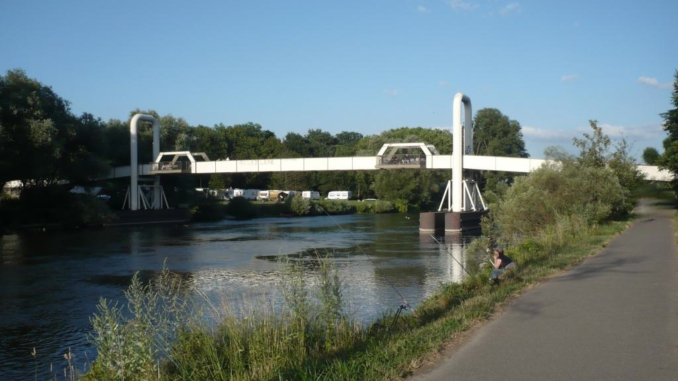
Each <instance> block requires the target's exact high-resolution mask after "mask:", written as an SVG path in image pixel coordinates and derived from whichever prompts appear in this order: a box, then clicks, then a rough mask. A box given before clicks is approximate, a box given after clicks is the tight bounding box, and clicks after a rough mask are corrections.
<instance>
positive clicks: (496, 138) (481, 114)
mask: <svg viewBox="0 0 678 381" xmlns="http://www.w3.org/2000/svg"><path fill="white" fill-rule="evenodd" d="M520 129H521V126H520V123H518V121H516V120H511V119H509V117H508V116H506V115H504V114H502V113H501V111H499V110H497V109H496V108H484V109H481V110H478V112H477V113H476V117H475V118H474V119H473V153H474V154H475V155H487V156H508V157H530V155H529V154H528V153H527V150H526V149H525V142H524V141H523V134H522V132H520Z"/></svg>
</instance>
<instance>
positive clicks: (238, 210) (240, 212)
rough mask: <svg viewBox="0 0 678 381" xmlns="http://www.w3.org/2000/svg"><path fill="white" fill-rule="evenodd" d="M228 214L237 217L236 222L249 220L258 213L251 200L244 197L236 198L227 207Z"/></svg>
mask: <svg viewBox="0 0 678 381" xmlns="http://www.w3.org/2000/svg"><path fill="white" fill-rule="evenodd" d="M226 214H228V215H230V216H233V217H235V219H236V220H249V219H250V218H254V217H255V216H256V214H257V213H256V209H255V208H254V206H253V205H252V203H251V202H250V201H249V200H247V199H246V198H244V197H234V198H233V199H232V200H231V201H230V202H229V203H228V205H227V206H226Z"/></svg>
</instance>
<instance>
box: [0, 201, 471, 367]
mask: <svg viewBox="0 0 678 381" xmlns="http://www.w3.org/2000/svg"><path fill="white" fill-rule="evenodd" d="M436 239H437V240H438V241H440V243H438V242H436V240H435V239H432V238H430V237H428V238H427V236H426V235H422V234H419V232H418V220H417V217H416V216H410V218H409V219H408V218H404V217H403V215H400V214H393V215H377V216H374V215H351V216H334V217H331V218H330V217H310V218H294V219H283V218H269V219H259V220H252V221H246V222H235V221H220V222H216V223H205V224H196V225H190V226H183V225H176V226H164V227H151V228H124V229H105V230H90V231H83V232H65V233H60V234H50V233H37V234H36V233H34V234H27V235H9V236H1V237H0V263H1V264H2V265H0V310H1V311H2V314H1V315H0V374H1V375H2V376H3V378H2V379H3V380H7V379H10V380H11V379H25V378H27V377H30V375H31V374H33V370H34V368H33V360H32V358H31V356H30V352H31V349H32V348H33V347H36V348H37V350H38V354H39V359H38V360H39V361H40V362H41V364H42V365H41V367H42V368H41V369H42V370H45V369H48V368H49V365H48V364H49V363H51V362H53V363H54V364H55V365H56V364H60V363H61V362H63V357H62V355H63V353H64V352H65V351H66V350H67V349H68V347H71V348H72V350H73V352H74V353H75V354H76V356H80V357H79V358H80V359H81V360H84V353H85V352H88V356H89V357H90V358H92V357H93V355H94V354H93V353H92V349H91V348H89V347H88V344H87V332H88V331H89V329H90V323H89V317H90V316H91V315H92V313H93V312H94V311H95V306H96V304H97V302H98V300H99V298H100V297H105V298H107V299H110V300H114V301H115V300H121V296H122V291H123V290H124V289H125V288H126V287H127V285H128V284H129V280H130V279H131V277H132V276H133V274H134V273H135V272H137V271H140V272H141V275H142V277H143V278H146V279H148V278H150V277H152V276H154V275H155V274H157V273H158V271H160V270H161V269H162V267H163V263H166V266H167V267H168V268H169V269H171V270H172V271H175V272H178V273H180V274H182V276H184V280H185V282H186V284H189V285H190V286H191V287H194V288H195V289H197V290H200V291H201V292H202V293H205V294H207V295H208V296H209V297H210V298H213V299H214V300H217V301H218V300H221V299H228V300H238V298H239V295H250V296H252V297H258V296H266V297H271V298H274V299H275V298H278V300H279V299H280V293H279V290H278V289H279V286H280V281H281V276H282V265H281V263H280V261H279V259H280V258H284V257H288V256H289V257H292V258H293V260H304V261H312V260H314V258H315V256H316V255H318V253H319V254H320V255H325V254H327V253H330V254H332V257H331V260H332V261H333V262H334V264H335V265H336V267H337V268H338V270H339V275H340V277H341V279H342V280H343V283H344V290H343V291H344V295H345V299H346V301H347V302H348V309H349V311H350V312H351V313H352V314H353V315H354V316H355V317H356V319H358V320H359V321H363V322H367V321H370V320H371V319H373V318H375V317H378V316H380V315H381V314H382V313H383V311H388V310H391V311H392V310H395V309H397V308H398V306H399V305H400V304H401V299H400V297H399V295H398V293H396V292H394V290H393V289H392V288H391V285H393V286H395V287H396V288H397V289H398V292H399V293H400V294H402V295H403V297H405V299H406V300H407V301H408V302H409V303H410V305H412V306H416V305H417V304H418V303H420V302H421V300H423V299H424V298H426V297H427V296H430V295H431V294H432V293H433V292H435V291H436V290H437V288H438V287H439V284H440V283H441V282H457V281H460V280H461V279H463V276H464V270H463V269H462V268H461V266H460V265H459V263H465V261H466V254H465V252H464V250H463V248H464V245H465V244H466V242H467V241H468V240H469V238H468V237H465V236H461V235H449V234H448V235H446V236H442V237H436ZM317 279H318V274H317V272H316V271H315V270H314V269H313V267H311V268H310V269H309V272H308V283H309V284H314V283H315V282H317ZM55 369H56V368H55ZM58 369H61V368H58ZM42 374H44V372H42Z"/></svg>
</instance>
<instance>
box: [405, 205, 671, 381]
mask: <svg viewBox="0 0 678 381" xmlns="http://www.w3.org/2000/svg"><path fill="white" fill-rule="evenodd" d="M641 209H642V210H641V211H640V212H641V213H643V215H642V216H641V217H640V218H639V219H638V220H637V221H636V222H635V223H634V224H633V226H632V227H631V228H629V229H628V230H627V231H626V232H624V234H622V235H621V236H619V237H617V238H615V239H614V240H613V241H612V242H611V244H610V245H609V246H608V247H607V248H606V249H605V250H603V251H602V252H601V253H600V254H598V255H596V256H595V257H593V258H590V259H588V260H587V261H585V262H584V263H583V264H581V265H580V266H578V267H576V268H574V269H572V270H570V271H568V272H566V273H563V274H561V275H560V276H558V277H556V278H554V279H552V280H549V281H547V282H545V283H544V284H541V285H539V286H538V287H535V288H534V289H532V290H530V291H528V292H526V293H525V294H524V295H523V296H521V297H520V298H519V299H517V300H516V301H515V302H513V303H511V305H510V306H508V307H507V308H506V311H505V312H504V314H502V315H501V316H500V317H498V318H497V319H496V320H494V321H492V322H491V323H489V324H487V326H485V327H482V328H481V329H479V330H478V331H477V332H476V333H475V334H474V335H473V336H472V337H471V338H470V339H468V341H467V342H466V343H465V344H464V345H463V346H461V348H460V349H459V350H457V351H456V352H455V353H453V354H451V355H450V357H449V358H447V359H444V360H441V364H440V365H439V366H438V367H436V368H435V369H434V370H432V371H431V372H428V373H426V374H421V375H417V376H415V377H413V380H416V381H438V380H441V381H442V380H446V381H447V380H453V381H458V380H502V381H507V380H520V381H529V380H540V381H542V380H615V381H616V380H653V381H660V380H673V381H675V380H678V275H677V270H678V266H677V254H676V247H675V243H674V242H675V238H674V232H673V226H672V223H671V213H670V211H667V210H665V209H664V210H660V209H658V208H654V207H644V208H641Z"/></svg>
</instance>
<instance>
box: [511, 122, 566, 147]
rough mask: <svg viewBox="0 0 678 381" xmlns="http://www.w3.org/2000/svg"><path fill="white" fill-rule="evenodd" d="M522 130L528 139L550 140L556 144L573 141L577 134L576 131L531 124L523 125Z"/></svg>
mask: <svg viewBox="0 0 678 381" xmlns="http://www.w3.org/2000/svg"><path fill="white" fill-rule="evenodd" d="M521 132H522V133H523V136H524V137H525V138H526V139H530V140H540V141H548V142H551V143H554V144H555V143H563V142H571V141H572V138H573V137H574V136H575V131H564V130H551V129H547V128H539V127H529V126H522V128H521Z"/></svg>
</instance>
